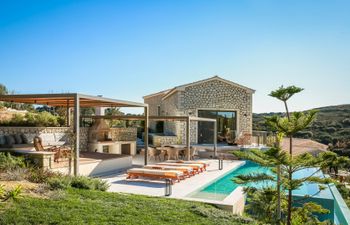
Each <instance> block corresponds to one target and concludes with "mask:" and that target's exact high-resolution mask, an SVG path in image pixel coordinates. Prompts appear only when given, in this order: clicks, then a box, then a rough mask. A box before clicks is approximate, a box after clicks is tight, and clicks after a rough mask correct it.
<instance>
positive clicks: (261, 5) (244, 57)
mask: <svg viewBox="0 0 350 225" xmlns="http://www.w3.org/2000/svg"><path fill="white" fill-rule="evenodd" d="M214 75H219V76H221V77H223V78H225V79H229V80H232V81H234V82H237V83H239V84H242V85H245V86H248V87H251V88H253V89H255V90H256V94H255V96H254V105H253V107H254V112H270V111H281V110H283V107H282V105H281V104H280V103H279V102H277V101H276V100H274V99H272V98H271V97H268V96H267V94H268V93H269V92H270V91H271V90H273V89H275V88H277V87H279V86H280V85H282V84H284V85H290V84H294V85H297V86H301V87H303V88H305V91H304V93H302V94H300V95H298V96H297V97H295V98H294V99H293V101H291V108H292V110H303V109H309V108H313V107H318V106H326V105H336V104H349V103H350V1H349V0H283V1H281V0H227V1H225V0H216V1H213V0H172V1H171V0H159V1H152V0H149V1H146V0H142V1H134V0H124V1H116V0H111V1H108V0H98V1H97V0H96V1H87V0H84V1H65V0H49V1H48V0H42V1H35V0H27V1H18V0H8V1H6V0H2V1H0V83H3V84H5V85H6V86H7V87H8V88H9V89H11V90H15V91H16V92H17V93H47V92H68V91H69V92H82V93H86V94H93V95H97V94H102V95H104V96H106V97H114V98H119V99H126V100H133V101H142V96H143V95H147V94H150V93H153V92H157V91H160V90H162V89H167V88H170V87H173V86H176V85H181V84H185V83H188V82H193V81H196V80H199V79H205V78H208V77H211V76H214Z"/></svg>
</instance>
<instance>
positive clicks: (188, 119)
mask: <svg viewBox="0 0 350 225" xmlns="http://www.w3.org/2000/svg"><path fill="white" fill-rule="evenodd" d="M82 118H90V119H111V120H113V119H114V120H144V119H145V117H143V116H129V115H121V116H106V115H104V116H83V117H82ZM148 119H149V120H154V121H173V122H177V121H178V122H185V123H186V148H187V149H190V146H191V141H190V130H191V122H192V121H195V122H198V121H205V122H212V123H213V124H214V138H213V144H214V157H216V156H217V125H216V124H217V121H216V119H210V118H203V117H194V116H149V117H148ZM147 135H148V133H147ZM145 136H146V132H145ZM147 151H148V143H147V145H146V143H145V165H147V163H148V154H147ZM186 157H187V160H190V158H191V155H190V151H187V156H186Z"/></svg>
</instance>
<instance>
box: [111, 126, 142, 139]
mask: <svg viewBox="0 0 350 225" xmlns="http://www.w3.org/2000/svg"><path fill="white" fill-rule="evenodd" d="M111 136H112V140H113V141H136V139H137V128H136V127H120V128H119V127H118V128H111Z"/></svg>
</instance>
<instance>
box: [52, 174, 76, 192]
mask: <svg viewBox="0 0 350 225" xmlns="http://www.w3.org/2000/svg"><path fill="white" fill-rule="evenodd" d="M47 184H48V185H49V188H50V189H51V190H59V189H67V188H69V187H70V186H71V179H70V177H68V176H60V177H59V176H58V177H51V178H49V179H48V181H47Z"/></svg>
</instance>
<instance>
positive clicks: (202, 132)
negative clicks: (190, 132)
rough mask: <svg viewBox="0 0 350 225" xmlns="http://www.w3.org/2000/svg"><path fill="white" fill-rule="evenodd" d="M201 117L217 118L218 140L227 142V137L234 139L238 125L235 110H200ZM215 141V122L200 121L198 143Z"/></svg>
mask: <svg viewBox="0 0 350 225" xmlns="http://www.w3.org/2000/svg"><path fill="white" fill-rule="evenodd" d="M198 116H199V117H205V118H212V119H216V120H217V132H218V134H217V135H218V142H225V141H226V139H229V138H230V139H234V138H235V133H236V126H237V116H236V112H235V111H217V110H198ZM213 141H214V127H213V123H211V122H205V121H199V122H198V143H199V144H212V143H213Z"/></svg>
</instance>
